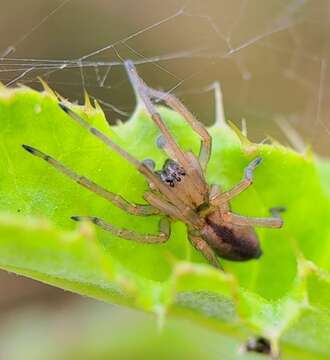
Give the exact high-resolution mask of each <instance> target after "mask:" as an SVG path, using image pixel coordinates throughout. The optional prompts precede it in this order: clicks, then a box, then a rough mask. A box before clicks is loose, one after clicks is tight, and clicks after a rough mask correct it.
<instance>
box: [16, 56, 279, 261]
mask: <svg viewBox="0 0 330 360" xmlns="http://www.w3.org/2000/svg"><path fill="white" fill-rule="evenodd" d="M124 65H125V68H126V71H127V73H128V76H129V79H130V82H131V84H132V86H133V88H134V89H135V92H136V93H137V94H138V96H139V97H140V99H141V100H142V101H143V103H144V105H145V108H146V109H147V111H148V112H149V114H150V116H151V117H152V119H153V121H154V123H155V124H156V125H157V126H158V128H159V130H160V132H161V136H160V137H159V138H158V139H157V145H158V146H159V147H160V148H162V149H163V150H164V151H165V153H166V154H167V156H168V160H166V161H165V163H164V165H163V168H162V170H160V171H155V164H154V162H153V161H152V160H151V159H147V160H145V161H142V162H141V161H139V160H137V159H135V158H134V157H133V156H131V155H130V154H128V153H127V152H126V151H125V150H124V149H122V148H121V147H119V146H118V145H117V144H115V143H114V142H113V141H112V140H111V139H110V138H109V137H107V136H106V135H105V134H104V133H102V132H101V131H99V130H98V129H96V128H94V127H92V126H91V125H90V124H89V123H88V122H87V121H85V120H84V119H82V118H81V117H80V116H79V115H78V114H76V113H75V112H74V111H72V110H71V109H70V108H68V107H67V106H66V105H65V104H64V103H59V106H60V107H61V108H62V109H63V110H64V111H65V112H66V113H67V114H68V115H69V116H70V117H71V118H72V119H73V120H75V121H76V122H78V123H79V124H80V125H81V126H83V127H85V128H86V129H87V130H88V131H89V132H90V133H92V134H93V135H94V136H96V137H97V138H99V139H100V140H101V141H103V142H104V143H105V144H106V145H107V146H109V147H110V148H112V149H113V150H114V151H116V152H117V153H118V154H119V155H121V156H122V157H123V158H124V159H126V160H127V161H128V162H130V163H131V164H132V165H133V166H134V167H135V168H136V169H137V170H138V171H139V172H140V173H141V174H142V175H144V176H145V178H146V180H147V181H148V183H149V191H147V192H146V193H145V194H144V196H143V197H144V199H145V201H146V202H147V203H148V204H145V205H142V204H133V203H130V202H128V201H127V200H125V199H124V198H122V197H121V196H119V195H117V194H114V193H112V192H110V191H108V190H106V189H104V188H103V187H101V186H100V185H98V184H96V183H94V182H92V181H91V180H89V179H87V178H86V177H84V176H80V175H78V174H76V173H75V172H73V171H72V170H70V169H69V168H67V167H65V166H64V165H63V164H61V163H60V162H59V161H57V160H56V159H54V158H52V157H51V156H49V155H47V154H45V153H43V152H41V151H39V150H37V149H35V148H33V147H31V146H29V145H22V146H23V147H24V149H25V150H27V151H28V152H30V153H31V154H33V155H35V156H37V157H40V158H42V159H44V160H45V161H47V162H48V163H49V164H51V165H52V166H54V167H55V168H56V169H57V170H59V171H60V172H62V173H63V174H65V175H66V176H68V177H70V178H71V179H72V180H74V181H76V182H77V183H78V184H80V185H82V186H84V187H85V188H87V189H89V190H90V191H93V192H94V193H96V194H98V195H100V196H102V197H103V198H105V199H107V200H108V201H110V202H111V203H113V204H114V205H116V206H118V207H119V208H121V209H123V210H124V211H126V212H128V213H130V214H134V215H141V216H150V215H163V216H162V217H161V220H160V222H159V234H157V235H152V234H139V233H136V232H134V231H130V230H127V229H119V228H117V227H115V226H113V225H111V224H109V223H108V222H106V221H105V220H103V219H101V218H98V217H95V216H72V219H73V220H76V221H83V220H89V221H92V222H93V223H94V224H96V225H98V226H99V227H101V228H102V229H104V230H106V231H109V232H110V233H112V234H114V235H115V236H119V237H122V238H124V239H128V240H134V241H137V242H141V243H152V244H155V243H164V242H166V241H167V240H168V239H169V236H170V223H171V221H173V220H179V221H182V222H184V223H185V224H186V226H187V232H188V238H189V240H190V242H191V244H192V245H193V246H194V247H195V248H196V249H197V250H198V251H200V252H201V253H202V254H203V255H204V257H205V258H206V259H207V261H208V262H209V263H210V264H211V265H213V266H215V267H217V268H221V265H220V264H219V261H218V258H217V257H218V256H219V257H221V258H225V259H229V260H236V261H244V260H250V259H256V258H259V257H260V256H261V254H262V252H261V249H260V244H259V240H258V237H257V235H256V233H255V231H254V228H253V227H254V226H262V227H272V228H280V227H281V226H282V225H283V221H282V219H281V218H280V215H279V213H280V212H281V211H283V210H284V209H283V208H280V207H278V208H272V209H270V212H271V214H272V217H269V218H255V217H246V216H241V215H238V214H235V213H233V212H232V211H231V209H230V205H229V201H230V200H231V199H232V198H233V197H235V196H237V195H238V194H240V193H241V192H242V191H244V190H245V189H246V188H248V187H249V186H250V185H251V184H252V180H253V179H252V178H253V171H254V169H255V168H256V167H257V166H258V165H259V164H260V162H261V161H262V159H261V158H260V157H258V158H256V159H254V160H253V161H252V162H251V163H250V164H249V165H248V166H247V167H246V168H245V171H244V176H243V179H242V180H241V181H240V182H239V183H238V184H237V185H235V186H234V187H233V188H232V189H230V190H228V191H224V192H223V191H221V190H220V187H219V186H217V185H209V184H208V183H207V182H206V180H205V171H206V167H207V164H208V162H209V159H210V155H211V145H212V138H211V136H210V134H209V133H208V131H207V129H206V128H205V127H204V126H203V125H202V124H201V123H200V122H199V121H198V120H197V119H196V118H195V117H194V116H193V115H192V113H191V112H190V111H189V110H188V109H187V108H186V107H185V106H184V105H183V104H182V103H181V102H180V100H178V99H177V98H176V97H175V96H174V95H172V94H169V93H165V92H162V91H158V90H155V89H152V88H150V87H148V86H147V85H146V84H145V83H144V81H143V80H142V79H141V78H140V77H139V75H138V73H137V71H136V68H135V66H134V64H133V62H132V61H130V60H128V61H126V62H125V63H124ZM152 99H155V100H158V101H164V102H165V103H166V104H167V105H168V106H169V107H171V108H172V109H173V110H175V111H176V112H178V113H179V114H181V115H182V117H183V119H184V120H185V121H186V122H187V123H188V124H189V125H190V126H191V127H192V129H193V130H194V131H195V132H196V133H197V134H198V135H199V136H200V137H201V146H200V151H199V155H198V157H196V156H195V155H194V154H193V153H192V152H190V151H188V152H185V151H183V150H182V149H181V148H180V147H179V146H178V144H177V142H176V141H175V139H174V138H173V136H172V135H171V134H170V132H169V130H168V129H167V127H166V125H165V123H164V122H163V120H162V118H161V116H160V114H159V113H158V112H157V109H156V108H155V106H154V104H153V103H152V101H151V100H152Z"/></svg>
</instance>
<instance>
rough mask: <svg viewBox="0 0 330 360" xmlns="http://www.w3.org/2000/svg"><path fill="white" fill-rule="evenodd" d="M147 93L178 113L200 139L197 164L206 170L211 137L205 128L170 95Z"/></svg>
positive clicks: (209, 154) (151, 91)
mask: <svg viewBox="0 0 330 360" xmlns="http://www.w3.org/2000/svg"><path fill="white" fill-rule="evenodd" d="M147 92H148V93H149V95H150V96H151V97H153V98H156V99H158V100H162V101H164V102H165V103H166V104H167V105H168V106H169V107H171V108H172V109H173V110H175V111H176V112H178V113H179V114H180V115H182V117H183V118H184V119H185V120H186V122H187V123H188V124H189V125H190V127H191V128H192V129H193V130H194V131H195V132H196V133H197V134H198V135H199V136H200V137H201V139H202V141H201V147H200V151H199V156H198V159H199V162H200V164H201V167H202V169H203V171H205V170H206V167H207V164H208V162H209V160H210V156H211V147H212V137H211V135H210V134H209V133H208V131H207V130H206V128H205V126H204V125H203V124H202V123H201V122H199V121H198V120H197V119H196V118H195V116H194V115H193V114H192V113H191V112H190V111H189V110H188V109H187V108H186V107H185V106H184V105H183V103H182V102H181V101H180V100H179V99H178V98H176V97H175V96H173V95H172V94H169V93H166V92H163V91H158V90H155V89H151V88H149V87H148V88H147Z"/></svg>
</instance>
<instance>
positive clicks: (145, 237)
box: [71, 216, 171, 244]
mask: <svg viewBox="0 0 330 360" xmlns="http://www.w3.org/2000/svg"><path fill="white" fill-rule="evenodd" d="M71 219H72V220H74V221H91V222H92V223H94V224H95V225H97V226H99V227H100V228H102V229H103V230H106V231H109V232H110V233H111V234H113V235H115V236H118V237H121V238H123V239H126V240H133V241H136V242H139V243H145V244H156V243H158V244H161V243H164V242H166V241H167V240H168V239H169V237H170V234H171V226H170V221H169V220H168V218H166V217H163V218H161V219H160V220H159V234H157V235H153V234H140V233H137V232H134V231H131V230H127V229H120V228H117V227H116V226H114V225H112V224H109V223H108V222H106V221H104V220H103V219H101V218H99V217H95V216H72V217H71Z"/></svg>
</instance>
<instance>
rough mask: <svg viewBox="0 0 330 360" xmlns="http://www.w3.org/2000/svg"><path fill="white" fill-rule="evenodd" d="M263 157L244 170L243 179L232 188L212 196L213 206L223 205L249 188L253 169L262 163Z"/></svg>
mask: <svg viewBox="0 0 330 360" xmlns="http://www.w3.org/2000/svg"><path fill="white" fill-rule="evenodd" d="M261 161H262V158H261V157H257V158H256V159H254V160H253V161H251V162H250V164H249V165H248V166H247V167H246V168H245V170H244V176H243V180H242V181H240V182H239V183H238V184H237V185H235V186H234V187H233V188H232V189H230V190H228V191H225V192H223V193H218V194H216V195H215V196H213V197H212V198H210V203H211V205H212V206H216V207H217V206H221V204H223V203H226V202H228V201H229V200H230V199H232V198H233V197H235V196H237V195H238V194H240V193H241V192H243V191H244V190H245V189H247V188H248V187H249V186H250V185H251V184H252V182H253V171H254V169H255V168H256V167H257V166H258V165H259V164H260V163H261Z"/></svg>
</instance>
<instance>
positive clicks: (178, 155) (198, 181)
mask: <svg viewBox="0 0 330 360" xmlns="http://www.w3.org/2000/svg"><path fill="white" fill-rule="evenodd" d="M125 68H126V71H127V74H128V76H129V79H130V81H131V83H132V86H133V88H134V89H135V91H136V93H137V94H138V95H139V97H140V98H141V99H142V101H143V103H144V105H145V107H146V109H147V111H148V112H149V114H150V116H151V118H152V119H153V121H154V122H155V124H156V125H157V126H158V128H159V129H160V131H161V132H162V134H163V136H164V138H165V140H166V146H165V149H166V150H167V152H168V154H169V156H170V157H171V158H173V159H176V160H177V161H178V162H179V163H180V164H181V165H182V166H183V167H184V169H185V171H186V172H187V174H188V175H190V176H191V178H192V180H193V182H192V185H193V186H194V187H195V188H196V191H198V192H201V193H203V192H205V184H204V182H203V179H202V176H201V174H200V173H199V171H198V169H196V167H195V166H194V165H193V164H192V163H191V161H190V159H189V157H187V156H186V155H185V153H184V152H183V151H182V150H181V148H180V147H179V146H178V144H177V143H176V141H175V140H174V138H173V136H172V135H171V133H170V132H169V130H168V129H167V127H166V126H165V124H164V122H163V120H162V118H161V116H160V114H159V112H158V111H157V110H156V108H155V106H154V105H153V103H152V102H151V100H150V97H151V96H152V95H151V94H150V91H153V90H152V89H150V88H149V87H148V86H147V85H146V84H145V83H144V81H143V80H142V79H141V78H140V77H139V75H138V73H137V71H136V68H135V66H134V64H133V63H132V61H126V62H125ZM186 111H188V110H186ZM196 126H197V125H196ZM204 130H205V129H204ZM205 131H206V130H205ZM208 136H209V135H208ZM203 156H204V155H203ZM207 156H208V155H207V154H206V157H207Z"/></svg>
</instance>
